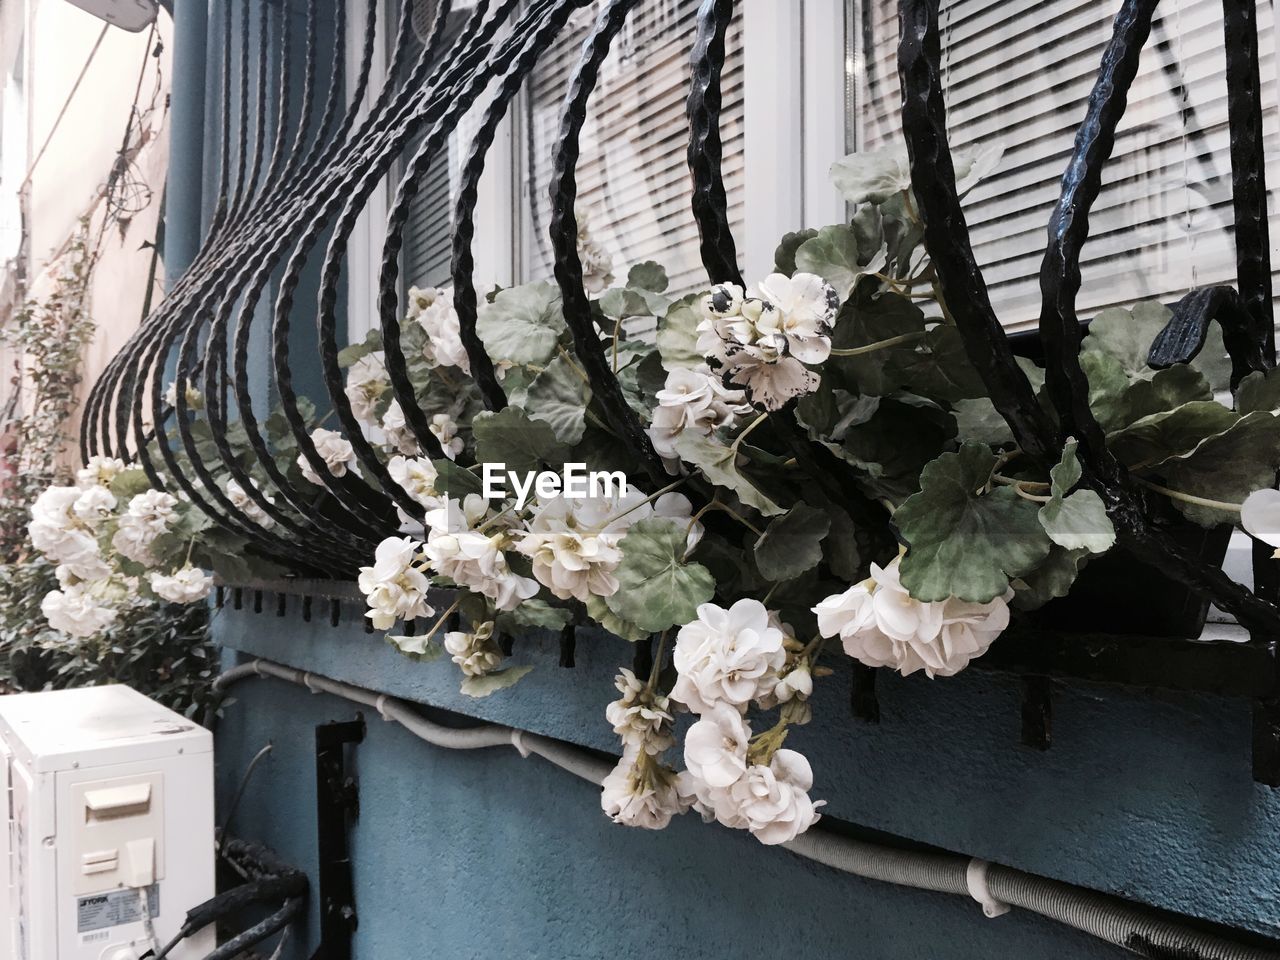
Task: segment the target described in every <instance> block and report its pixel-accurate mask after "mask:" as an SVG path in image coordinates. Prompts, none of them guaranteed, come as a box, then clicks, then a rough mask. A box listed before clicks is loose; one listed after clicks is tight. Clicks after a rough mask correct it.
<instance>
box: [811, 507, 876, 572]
mask: <svg viewBox="0 0 1280 960" xmlns="http://www.w3.org/2000/svg"><path fill="white" fill-rule="evenodd" d="M827 513H828V516H829V517H830V518H831V532H830V534H829V535H828V536H827V537H826V539H825V540H823V541H822V553H823V557H824V558H825V559H826V561H827V566H828V567H830V568H831V572H832V573H834V574H835V575H836V576H837V577H840V578H841V579H842V580H845V581H847V582H849V583H854V582H856V581H858V580H861V579H862V578H863V577H865V576H866V570H865V569H864V567H863V562H862V553H861V551H860V550H859V549H858V528H857V526H856V525H855V524H854V522H853V520H852V518H851V517H850V516H849V514H848V513H846V512H845V511H844V510H842V509H841V508H839V507H836V506H831V507H828V510H827Z"/></svg>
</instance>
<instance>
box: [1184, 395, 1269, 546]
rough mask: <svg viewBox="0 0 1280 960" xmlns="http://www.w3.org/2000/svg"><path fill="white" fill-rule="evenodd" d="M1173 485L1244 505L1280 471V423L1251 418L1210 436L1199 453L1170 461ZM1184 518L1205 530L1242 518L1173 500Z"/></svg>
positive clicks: (1263, 415)
mask: <svg viewBox="0 0 1280 960" xmlns="http://www.w3.org/2000/svg"><path fill="white" fill-rule="evenodd" d="M1161 470H1162V471H1163V472H1164V474H1165V477H1166V478H1167V480H1168V486H1170V487H1172V488H1173V489H1174V490H1178V491H1180V492H1182V493H1189V494H1191V495H1192V496H1196V497H1204V498H1206V499H1209V500H1220V501H1224V502H1227V503H1242V502H1243V501H1244V499H1245V497H1247V496H1248V495H1249V494H1250V493H1252V492H1253V491H1254V490H1261V489H1262V488H1263V487H1270V486H1271V485H1272V484H1273V483H1274V482H1275V476H1276V472H1277V471H1280V418H1277V417H1275V416H1273V415H1272V414H1270V413H1264V412H1261V411H1259V412H1256V413H1250V414H1246V415H1245V416H1244V417H1241V418H1240V420H1239V421H1238V422H1236V423H1234V424H1232V426H1231V427H1230V428H1228V429H1227V430H1224V431H1222V432H1221V433H1218V434H1215V435H1213V436H1210V437H1207V438H1206V439H1205V440H1204V441H1203V442H1201V443H1200V444H1198V445H1197V446H1196V447H1195V449H1194V450H1192V451H1191V452H1190V453H1187V454H1185V455H1183V456H1179V457H1177V458H1175V459H1172V460H1169V461H1166V462H1165V463H1164V464H1163V466H1162V467H1161ZM1173 504H1174V506H1175V507H1177V508H1178V509H1179V510H1180V511H1181V512H1182V514H1183V515H1184V516H1185V517H1186V518H1187V519H1188V520H1191V521H1193V522H1195V523H1198V524H1200V525H1201V526H1204V527H1211V526H1216V525H1217V524H1219V523H1228V522H1232V521H1234V520H1238V519H1239V516H1240V515H1239V514H1238V513H1236V512H1235V511H1231V510H1222V509H1219V508H1216V507H1212V506H1207V505H1204V504H1194V503H1187V502H1185V501H1182V500H1174V501H1173Z"/></svg>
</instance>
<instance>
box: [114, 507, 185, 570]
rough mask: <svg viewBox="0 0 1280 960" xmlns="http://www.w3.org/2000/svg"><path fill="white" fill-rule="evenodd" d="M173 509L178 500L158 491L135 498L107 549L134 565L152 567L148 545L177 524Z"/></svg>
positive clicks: (152, 558)
mask: <svg viewBox="0 0 1280 960" xmlns="http://www.w3.org/2000/svg"><path fill="white" fill-rule="evenodd" d="M177 506H178V498H177V497H175V496H173V495H172V494H169V493H165V492H163V491H161V490H147V491H144V492H143V493H140V494H138V495H137V496H136V497H134V498H133V499H132V500H130V501H129V507H128V509H127V510H126V511H125V513H124V515H123V516H121V517H120V522H119V524H118V525H117V527H116V532H115V535H114V536H113V537H112V538H111V546H112V547H113V548H114V549H115V551H116V552H117V553H119V554H122V555H123V556H125V557H127V558H128V559H130V560H133V561H134V562H135V563H142V564H148V565H149V564H152V563H154V562H155V558H154V557H153V556H152V554H151V545H152V544H153V543H155V541H156V538H157V537H159V536H160V535H161V534H163V533H164V532H165V531H167V530H168V529H169V527H170V526H171V525H172V524H173V523H174V521H176V520H177V518H178V514H177V509H176V508H177Z"/></svg>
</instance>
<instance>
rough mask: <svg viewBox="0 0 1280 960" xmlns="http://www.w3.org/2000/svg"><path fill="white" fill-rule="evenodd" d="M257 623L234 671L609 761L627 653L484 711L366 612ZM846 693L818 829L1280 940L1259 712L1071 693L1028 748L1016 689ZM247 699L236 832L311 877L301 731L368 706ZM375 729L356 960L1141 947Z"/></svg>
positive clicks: (308, 743)
mask: <svg viewBox="0 0 1280 960" xmlns="http://www.w3.org/2000/svg"><path fill="white" fill-rule="evenodd" d="M250 606H251V605H250V604H246V608H245V609H244V610H242V611H235V610H233V609H231V608H230V605H228V607H227V608H226V609H224V610H223V612H222V613H221V614H220V615H219V617H218V618H217V620H216V621H215V623H216V629H217V633H218V639H219V641H220V642H221V643H222V644H223V645H224V646H225V647H226V648H227V650H228V653H227V657H228V662H229V663H230V662H236V660H237V659H239V658H242V657H243V656H245V655H253V656H263V657H267V658H269V659H273V660H277V661H279V662H282V663H286V664H289V665H291V666H295V667H299V668H302V669H310V670H313V671H315V672H317V673H321V674H324V675H327V676H332V677H335V678H338V679H344V680H347V681H349V682H352V683H356V684H358V685H362V686H366V687H370V688H374V689H378V690H383V691H386V692H389V693H392V694H395V695H397V696H401V697H404V698H407V699H412V700H415V701H417V702H419V703H422V704H429V705H431V707H434V708H440V709H444V710H448V711H452V712H454V713H457V714H466V715H467V716H471V717H477V718H480V719H485V720H493V721H499V722H504V723H510V724H512V725H516V726H521V727H525V728H527V729H531V730H534V731H536V732H539V733H544V734H548V735H551V736H556V737H560V738H562V739H565V740H568V741H571V742H575V743H579V744H581V745H584V746H588V747H593V748H597V749H601V750H605V751H609V752H616V745H615V742H614V740H613V736H612V732H611V731H610V730H609V727H608V725H607V724H606V723H605V720H604V707H605V704H606V703H608V702H609V700H611V699H612V698H613V697H614V696H615V692H614V690H613V686H612V683H611V677H612V674H613V672H614V670H615V669H616V667H617V666H618V665H619V664H626V663H628V662H629V659H630V654H631V651H630V648H629V646H628V645H627V644H625V643H623V642H622V641H618V640H616V639H614V638H610V637H604V636H598V637H594V638H591V639H587V638H583V639H580V640H579V643H578V654H577V660H578V666H577V667H576V668H575V669H572V670H565V669H561V668H559V667H557V666H556V658H557V652H558V647H557V645H556V643H555V641H554V640H553V639H552V638H550V637H544V638H540V639H539V638H530V639H528V640H525V641H521V642H518V643H517V647H516V651H515V659H516V661H517V662H526V663H531V664H534V665H535V670H534V672H533V673H531V674H530V675H529V676H528V677H526V678H525V679H524V680H523V681H522V682H521V684H520V685H519V686H518V687H516V688H515V689H513V690H510V691H503V692H500V693H498V694H495V695H494V696H492V697H490V698H488V699H486V700H481V701H470V700H468V699H467V698H463V697H461V696H460V695H459V694H458V692H457V676H456V670H455V668H454V667H453V665H452V664H450V663H448V662H447V661H444V662H434V663H427V664H418V663H413V662H410V661H407V660H405V659H403V658H401V657H400V655H399V654H397V653H396V652H395V651H394V650H393V649H392V648H391V647H389V646H388V645H386V644H385V643H383V642H382V641H381V638H380V637H379V636H377V635H368V634H366V633H365V632H364V630H363V628H362V626H361V625H360V624H359V622H358V611H357V610H354V609H352V610H348V611H346V613H345V614H344V621H343V623H342V624H341V626H339V627H338V628H332V627H330V626H329V625H328V621H327V619H324V620H323V622H312V623H310V624H308V623H303V622H302V621H301V618H300V616H299V613H300V610H299V608H298V606H297V601H296V600H295V601H291V607H290V609H289V613H288V616H287V617H285V618H277V617H276V616H274V603H273V602H272V601H270V600H269V601H268V602H267V604H266V606H265V608H264V609H265V610H266V611H268V612H265V613H263V614H260V615H255V614H253V613H251V612H250ZM320 609H321V606H320V605H319V604H318V605H317V613H319V611H320ZM318 619H320V618H319V617H318ZM847 690H848V684H847V677H844V676H840V675H837V676H835V677H832V678H830V679H828V680H826V681H823V682H822V683H821V684H820V685H819V689H818V692H817V694H816V702H815V714H816V719H815V722H814V723H813V724H811V725H810V726H808V727H806V728H804V729H802V730H800V731H798V732H797V733H796V734H795V736H794V738H793V740H794V743H792V744H789V745H793V746H795V747H796V748H797V749H799V750H802V751H803V752H805V753H806V754H807V755H808V756H809V757H810V758H811V759H812V761H813V766H814V770H815V775H816V783H815V787H814V790H813V795H814V796H815V797H820V798H823V799H825V800H827V801H828V806H827V807H826V808H825V810H826V812H827V813H828V814H830V815H831V816H833V817H837V818H839V819H841V820H844V821H847V822H849V823H853V824H857V825H859V826H861V827H865V828H870V829H873V830H878V831H885V832H887V833H891V834H894V835H896V836H899V837H903V838H907V839H910V840H913V841H918V842H921V843H926V844H931V845H934V846H938V847H943V848H946V849H949V850H953V851H956V852H962V853H966V854H970V855H974V856H980V857H983V858H986V859H990V860H993V861H997V862H1001V863H1005V864H1009V865H1011V866H1015V867H1019V868H1021V869H1024V870H1028V871H1032V872H1036V873H1040V874H1043V875H1045V876H1050V877H1054V878H1057V879H1061V880H1065V881H1068V882H1071V883H1076V884H1080V885H1082V886H1085V887H1089V888H1092V889H1095V890H1101V891H1104V892H1108V893H1114V894H1117V895H1119V896H1123V897H1126V898H1129V899H1132V900H1136V901H1140V902H1143V903H1147V904H1152V905H1157V906H1161V907H1164V908H1167V909H1170V910H1175V911H1178V912H1181V913H1185V914H1189V915H1192V916H1195V917H1200V918H1204V919H1206V920H1211V921H1216V922H1219V923H1225V924H1229V925H1232V926H1236V927H1241V928H1247V929H1249V930H1253V931H1257V932H1259V933H1265V934H1269V935H1271V936H1274V937H1280V906H1278V904H1280V868H1278V867H1277V864H1280V794H1278V793H1275V792H1273V791H1270V790H1268V789H1267V788H1264V787H1259V786H1257V785H1255V784H1254V783H1253V782H1252V780H1251V778H1250V773H1249V755H1248V732H1249V717H1248V707H1247V705H1246V704H1244V703H1237V702H1232V701H1227V700H1219V699H1216V698H1207V697H1190V696H1162V695H1155V694H1144V693H1142V692H1138V691H1124V690H1119V689H1109V688H1105V687H1102V686H1087V685H1081V686H1075V687H1070V688H1065V689H1060V690H1058V691H1057V692H1056V694H1055V702H1054V708H1055V713H1054V733H1055V737H1054V746H1053V748H1052V749H1051V750H1049V751H1048V752H1046V753H1039V752H1036V751H1031V750H1027V749H1025V748H1023V747H1020V746H1019V745H1018V743H1017V735H1018V690H1017V683H1016V681H1014V679H1013V678H1007V677H1002V676H999V675H982V674H976V673H970V674H965V675H962V676H960V677H957V678H954V679H950V680H945V681H936V682H930V681H928V680H925V679H917V678H910V679H906V680H903V679H901V678H896V677H890V678H886V680H885V681H884V682H883V683H882V684H881V685H880V694H881V706H882V712H883V723H882V724H881V725H880V726H867V725H864V724H861V723H858V722H856V721H854V720H853V719H851V718H850V716H849V712H848V708H847V706H846V704H845V697H846V693H847ZM233 696H234V698H235V699H236V701H237V702H236V703H235V704H233V705H231V706H230V707H228V708H227V711H226V716H225V718H224V720H223V721H222V723H221V725H220V727H219V730H218V734H217V745H218V783H219V791H220V795H221V797H222V798H223V799H225V798H226V796H227V794H228V792H229V791H231V790H233V789H234V787H235V785H236V784H237V783H238V781H239V777H240V773H241V771H242V770H243V769H244V766H245V764H246V763H247V762H248V759H249V758H250V757H251V756H252V755H253V754H254V753H255V752H256V751H257V750H258V749H259V748H260V747H261V746H262V745H263V744H264V743H266V742H268V741H271V742H272V743H273V744H274V746H275V749H274V750H273V752H272V754H271V758H270V759H269V760H268V761H267V762H266V763H264V765H263V766H262V767H261V768H260V770H259V772H258V773H257V774H256V775H255V778H254V781H253V782H252V784H251V786H250V789H249V791H248V794H247V799H246V801H245V804H244V806H243V807H242V812H241V814H240V815H238V817H237V822H238V826H237V831H238V832H241V833H243V834H246V835H249V836H252V837H254V838H256V839H261V840H264V841H266V842H268V843H270V844H272V845H273V846H275V847H276V848H277V849H279V850H280V852H281V853H282V854H283V855H285V856H286V857H288V858H290V859H292V860H294V861H295V862H297V863H299V864H300V865H303V866H308V867H309V868H311V869H313V867H312V864H313V858H314V767H313V752H314V751H313V742H314V740H313V737H314V734H313V728H314V726H315V725H316V724H319V723H322V722H325V721H328V720H337V719H350V718H351V717H352V716H354V714H355V712H356V710H357V708H356V707H355V706H354V705H351V704H348V703H346V702H344V701H341V700H338V699H336V698H333V697H330V696H327V695H323V694H320V695H311V694H309V693H308V692H307V691H306V690H303V689H301V688H297V687H293V686H291V685H289V684H285V683H282V682H280V681H276V680H269V679H252V680H247V681H244V682H243V683H242V684H240V685H239V686H237V687H236V688H235V690H234V693H233ZM366 720H368V722H369V734H368V737H367V739H366V741H365V743H364V744H363V745H361V746H359V747H358V748H356V750H355V754H354V756H355V763H356V767H357V770H358V774H359V777H360V796H361V816H360V820H359V823H358V825H357V826H356V827H355V830H354V843H355V856H354V872H355V878H356V888H357V893H356V896H357V906H358V909H359V913H360V917H361V926H360V930H359V932H358V935H357V939H356V947H357V949H356V956H357V957H358V958H360V960H374V958H377V960H390V958H399V957H404V958H409V957H419V956H426V955H433V956H441V957H450V958H452V957H475V958H500V957H526V956H527V957H548V958H551V957H583V958H601V960H603V958H613V957H633V956H634V957H641V956H649V955H651V954H652V952H653V947H652V943H655V942H656V943H658V944H664V943H665V944H668V945H671V944H675V945H678V948H679V949H678V951H677V955H680V956H689V957H738V956H772V955H775V954H776V952H777V950H778V948H779V946H780V945H783V944H795V945H797V949H796V951H795V952H794V953H792V954H791V955H793V956H799V957H805V958H811V957H813V958H826V957H832V958H835V957H843V958H847V957H858V958H860V960H890V958H892V960H900V958H922V960H923V958H945V960H952V958H956V960H967V958H979V957H983V958H991V957H1018V958H1022V957H1042V956H1043V957H1050V956H1052V957H1073V958H1074V957H1081V958H1093V957H1115V956H1126V955H1127V954H1125V953H1123V951H1119V950H1117V949H1115V948H1112V947H1109V946H1107V945H1104V944H1101V943H1095V942H1093V941H1091V940H1089V938H1086V937H1084V936H1083V935H1080V934H1077V933H1075V932H1074V931H1071V930H1068V929H1066V928H1062V927H1059V926H1057V925H1054V924H1051V923H1049V922H1048V921H1042V920H1040V919H1038V918H1036V917H1033V916H1030V915H1027V914H1025V913H1018V912H1015V913H1013V914H1010V915H1007V916H1005V917H1001V918H998V919H996V920H988V919H986V918H985V917H983V915H982V913H981V910H980V909H979V908H978V906H977V905H976V904H973V903H970V902H967V901H965V900H963V899H962V898H956V897H948V896H944V895H939V894H928V893H921V892H917V891H911V890H905V889H901V888H896V887H890V886H886V885H883V884H875V883H871V882H869V881H862V880H859V879H856V878H853V877H850V876H847V875H844V874H840V873H837V872H835V871H831V870H828V869H826V868H823V867H819V866H816V865H813V864H810V863H807V862H805V861H802V860H800V859H799V858H796V857H794V856H793V855H791V854H788V853H785V852H781V851H778V850H773V849H767V848H764V847H761V846H760V845H759V844H757V843H756V842H755V841H754V840H752V839H750V838H749V837H745V836H741V835H737V834H735V833H733V832H731V831H728V830H725V829H723V828H720V827H717V826H707V825H704V824H702V823H701V822H700V821H699V820H698V819H697V817H685V818H683V819H682V820H679V821H677V822H676V823H675V824H673V826H672V827H671V828H670V829H668V830H667V831H665V832H662V833H656V834H654V833H647V832H641V831H634V830H630V829H628V828H624V827H620V826H615V825H613V824H612V823H610V822H609V821H608V820H607V819H606V818H605V817H604V815H603V814H602V813H601V812H600V809H599V805H598V796H597V793H596V791H595V789H594V788H592V787H591V786H589V785H587V784H585V783H584V782H582V781H580V780H578V779H576V778H574V777H572V776H571V775H569V774H566V773H563V772H561V771H559V770H557V769H555V768H553V767H551V766H550V765H548V764H545V763H542V762H541V761H538V760H536V759H530V760H522V759H520V757H519V756H518V755H517V754H516V753H515V752H514V751H513V750H509V749H505V748H502V749H497V750H487V751H482V752H479V753H467V754H454V753H449V752H447V751H443V750H440V749H437V748H434V747H431V746H429V745H428V744H425V743H423V742H422V741H420V740H417V739H415V738H413V737H412V736H411V735H409V734H408V733H407V732H405V731H404V730H402V729H400V728H399V727H398V726H397V725H394V724H386V723H383V722H382V721H381V720H380V718H378V717H377V715H376V714H373V713H372V711H366ZM427 945H432V948H431V949H427ZM311 946H312V947H313V948H314V946H315V944H314V942H313V943H312V944H311ZM660 949H661V948H660ZM303 955H305V954H301V953H300V954H299V956H303Z"/></svg>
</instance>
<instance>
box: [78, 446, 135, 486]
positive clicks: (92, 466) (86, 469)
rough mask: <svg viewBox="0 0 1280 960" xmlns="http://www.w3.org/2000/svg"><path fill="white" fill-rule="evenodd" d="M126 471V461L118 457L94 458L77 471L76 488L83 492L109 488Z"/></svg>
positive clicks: (98, 456)
mask: <svg viewBox="0 0 1280 960" xmlns="http://www.w3.org/2000/svg"><path fill="white" fill-rule="evenodd" d="M124 469H125V464H124V461H123V460H121V459H119V458H117V457H104V456H102V455H100V454H99V455H96V456H92V457H90V458H89V462H88V463H86V464H85V465H84V466H83V467H81V468H80V469H79V470H77V471H76V486H78V487H80V489H82V490H83V489H85V488H86V487H93V486H99V487H109V486H111V481H112V480H114V479H115V478H116V477H117V476H119V475H120V474H121V473H122V472H123V471H124Z"/></svg>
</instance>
